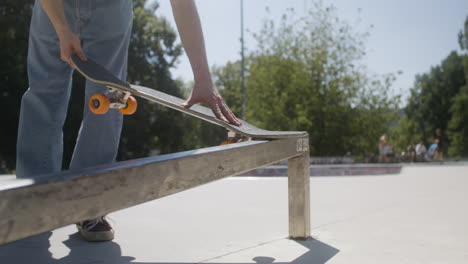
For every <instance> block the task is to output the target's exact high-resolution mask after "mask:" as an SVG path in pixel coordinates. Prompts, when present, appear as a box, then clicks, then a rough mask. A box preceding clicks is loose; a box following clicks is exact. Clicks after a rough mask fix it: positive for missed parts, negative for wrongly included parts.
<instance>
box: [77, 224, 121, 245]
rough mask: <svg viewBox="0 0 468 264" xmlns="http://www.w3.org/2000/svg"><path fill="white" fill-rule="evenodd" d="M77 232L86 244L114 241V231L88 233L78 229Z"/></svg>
mask: <svg viewBox="0 0 468 264" xmlns="http://www.w3.org/2000/svg"><path fill="white" fill-rule="evenodd" d="M78 232H79V233H80V235H81V237H83V238H84V239H85V240H86V241H88V242H104V241H111V240H113V239H114V231H101V232H89V231H86V230H83V229H82V228H79V227H78Z"/></svg>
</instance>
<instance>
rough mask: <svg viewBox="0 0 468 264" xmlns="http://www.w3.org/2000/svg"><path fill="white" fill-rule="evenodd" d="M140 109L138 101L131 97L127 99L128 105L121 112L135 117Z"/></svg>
mask: <svg viewBox="0 0 468 264" xmlns="http://www.w3.org/2000/svg"><path fill="white" fill-rule="evenodd" d="M137 107H138V103H137V100H136V99H135V97H133V96H129V97H128V99H127V105H126V106H125V107H122V108H120V109H119V110H120V112H121V113H122V114H124V115H133V114H134V113H135V112H136V110H137Z"/></svg>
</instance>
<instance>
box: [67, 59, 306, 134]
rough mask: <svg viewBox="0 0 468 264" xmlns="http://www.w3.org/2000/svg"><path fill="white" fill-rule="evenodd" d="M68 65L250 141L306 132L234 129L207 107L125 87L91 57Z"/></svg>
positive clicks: (141, 88) (249, 126)
mask: <svg viewBox="0 0 468 264" xmlns="http://www.w3.org/2000/svg"><path fill="white" fill-rule="evenodd" d="M71 62H72V65H73V67H74V68H75V69H76V70H78V71H79V72H80V73H81V74H82V75H83V76H84V77H85V78H86V79H88V80H90V81H92V82H95V83H99V84H103V85H106V86H107V87H108V88H111V89H118V90H122V91H125V92H129V93H130V94H131V95H135V96H138V97H141V98H144V99H146V100H149V101H152V102H155V103H158V104H160V105H163V106H165V107H169V108H172V109H174V110H177V111H180V112H183V113H186V114H189V115H192V116H195V117H197V118H199V119H202V120H205V121H207V122H210V123H213V124H216V125H219V126H222V127H225V128H226V129H228V130H230V131H232V132H234V133H237V134H240V135H243V136H245V137H250V138H265V139H274V138H290V137H302V136H305V135H307V132H304V131H270V130H264V129H261V128H258V127H255V126H254V125H252V124H250V123H248V122H246V121H244V120H241V119H239V120H240V121H241V123H242V125H241V126H236V125H232V124H230V123H226V122H224V121H222V120H220V119H218V118H216V116H215V115H214V113H213V112H212V110H211V109H210V108H208V107H204V106H202V105H199V104H197V105H193V106H192V107H190V108H185V107H183V106H181V104H182V103H184V102H185V100H183V99H181V98H178V97H175V96H172V95H169V94H166V93H163V92H159V91H156V90H154V89H151V88H147V87H144V86H139V85H132V84H128V83H126V82H124V81H122V80H120V79H119V78H117V77H116V76H115V75H113V74H112V73H110V72H109V71H107V70H106V69H105V68H104V67H103V66H101V65H99V64H98V63H96V62H94V61H93V60H91V59H90V58H88V60H87V61H86V62H84V61H82V60H80V59H79V58H78V57H77V56H75V55H73V56H72V57H71Z"/></svg>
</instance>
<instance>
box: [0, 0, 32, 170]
mask: <svg viewBox="0 0 468 264" xmlns="http://www.w3.org/2000/svg"><path fill="white" fill-rule="evenodd" d="M32 6H33V4H32V2H31V1H19V0H5V1H1V2H0V29H1V30H0V32H1V33H0V43H1V44H2V48H1V49H0V57H1V58H2V59H1V60H0V105H1V106H2V110H3V111H2V114H1V115H0V124H1V129H0V173H2V172H6V171H9V170H11V169H12V168H14V166H15V162H16V154H15V153H16V137H17V130H18V119H19V109H20V108H19V106H20V103H21V96H22V94H23V93H24V92H25V91H26V89H27V87H28V81H27V80H28V78H27V73H26V56H27V49H28V36H29V25H30V21H31V13H32Z"/></svg>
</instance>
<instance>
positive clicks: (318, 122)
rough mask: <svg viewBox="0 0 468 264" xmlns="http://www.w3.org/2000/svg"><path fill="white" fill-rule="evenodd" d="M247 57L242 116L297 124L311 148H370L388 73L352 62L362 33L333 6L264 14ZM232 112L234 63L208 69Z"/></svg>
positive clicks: (393, 105) (385, 103) (317, 151)
mask: <svg viewBox="0 0 468 264" xmlns="http://www.w3.org/2000/svg"><path fill="white" fill-rule="evenodd" d="M253 36H254V38H255V39H256V41H257V43H258V46H257V49H256V50H254V51H253V52H251V54H249V56H248V58H247V61H246V65H247V68H248V70H247V77H246V83H247V85H246V86H247V119H248V121H249V122H251V123H253V124H256V125H258V126H260V127H262V128H265V129H270V130H305V131H308V132H309V134H310V139H311V140H310V145H311V153H312V155H344V154H346V153H347V152H352V153H353V154H358V153H359V154H365V153H374V152H375V149H376V146H377V141H378V138H379V137H380V135H382V134H383V133H385V132H386V131H387V129H388V127H389V124H390V122H391V120H393V118H394V116H395V113H394V110H395V109H397V103H398V98H397V97H392V96H391V95H390V94H389V88H390V86H391V84H392V83H393V81H394V78H395V76H394V75H388V76H383V77H377V76H370V75H369V74H367V73H366V70H365V68H364V67H363V66H361V65H360V61H361V60H362V58H363V56H364V54H365V49H364V41H365V39H366V38H367V36H368V34H367V33H359V32H354V31H353V30H352V29H351V26H350V25H349V24H347V23H346V22H343V21H341V20H339V19H338V17H337V15H336V10H335V9H334V8H333V7H325V6H323V5H322V4H320V3H317V4H316V5H315V6H314V8H313V9H311V10H310V11H309V13H308V15H307V16H306V17H300V18H297V15H296V13H295V12H294V10H292V9H290V10H288V11H287V12H286V14H284V15H283V17H282V19H281V21H280V23H279V25H277V24H275V23H274V22H273V20H271V19H266V20H265V22H264V25H263V27H262V29H261V30H260V31H259V32H258V33H255V34H253ZM214 75H215V76H216V84H217V85H218V87H219V88H220V90H221V92H222V94H223V96H225V98H226V99H227V101H228V103H229V105H231V106H232V107H233V109H234V110H235V111H236V113H239V112H240V85H241V83H240V68H239V63H238V62H235V63H228V64H227V65H225V66H224V67H219V68H216V70H215V71H214Z"/></svg>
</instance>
